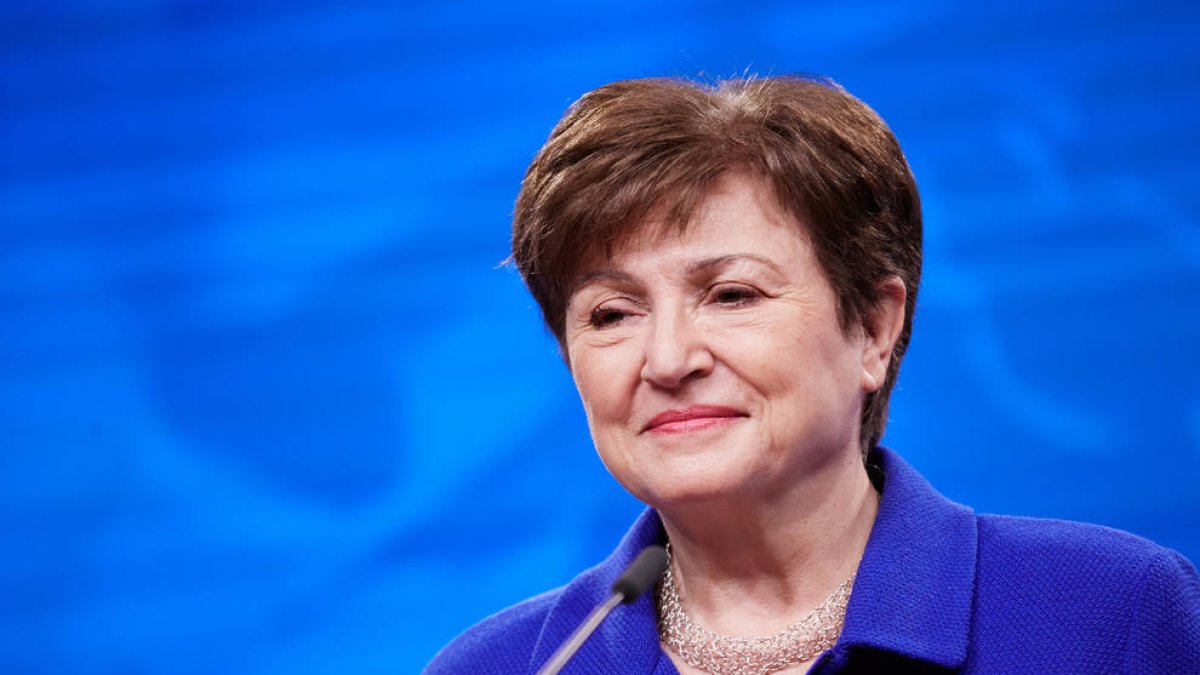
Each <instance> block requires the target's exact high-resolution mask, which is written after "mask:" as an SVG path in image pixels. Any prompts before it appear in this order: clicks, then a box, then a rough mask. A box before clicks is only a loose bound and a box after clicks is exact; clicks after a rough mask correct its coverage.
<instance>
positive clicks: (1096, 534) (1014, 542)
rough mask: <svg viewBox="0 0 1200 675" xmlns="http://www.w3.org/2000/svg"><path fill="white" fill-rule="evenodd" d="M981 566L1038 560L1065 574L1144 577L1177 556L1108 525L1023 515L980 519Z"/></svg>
mask: <svg viewBox="0 0 1200 675" xmlns="http://www.w3.org/2000/svg"><path fill="white" fill-rule="evenodd" d="M978 524H979V546H980V563H981V564H987V563H988V562H1000V563H1005V562H1015V561H1018V560H1025V561H1038V562H1040V563H1041V564H1040V565H1039V567H1042V568H1043V572H1045V571H1046V569H1045V568H1046V567H1051V568H1053V567H1055V566H1059V567H1062V568H1063V570H1064V571H1066V572H1076V571H1080V570H1084V569H1087V570H1090V571H1092V572H1100V571H1112V572H1116V571H1118V570H1124V571H1125V573H1126V574H1128V575H1132V576H1133V577H1140V576H1141V575H1142V573H1143V572H1144V571H1145V569H1146V568H1147V566H1148V565H1150V564H1151V563H1152V562H1153V561H1154V560H1156V559H1158V558H1160V557H1161V556H1163V555H1164V554H1168V553H1174V552H1173V551H1170V549H1166V548H1164V547H1162V546H1159V545H1158V544H1155V543H1154V542H1152V541H1150V540H1148V539H1144V538H1142V537H1139V536H1137V535H1135V534H1130V533H1129V532H1123V531H1121V530H1116V529H1113V528H1111V527H1105V526H1103V525H1091V524H1088V523H1077V522H1072V521H1067V520H1052V519H1044V518H1028V517H1023V516H999V515H980V516H978Z"/></svg>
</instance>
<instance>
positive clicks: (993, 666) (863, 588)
mask: <svg viewBox="0 0 1200 675" xmlns="http://www.w3.org/2000/svg"><path fill="white" fill-rule="evenodd" d="M871 461H872V463H873V464H874V465H876V466H878V467H879V468H880V469H881V476H882V478H881V481H882V497H881V499H880V505H879V515H878V517H877V519H876V521H875V525H874V528H873V529H872V531H871V537H870V540H869V541H868V543H867V548H866V551H865V552H864V554H863V559H862V563H861V565H860V567H859V571H858V578H857V580H856V582H855V586H854V592H853V595H852V596H851V598H850V604H849V607H848V608H847V610H846V624H845V628H844V629H843V631H842V635H841V638H840V639H839V640H838V642H837V644H836V645H835V646H834V647H833V648H832V649H831V650H829V651H828V652H826V653H825V654H824V655H822V657H821V658H820V659H819V660H818V661H817V663H816V664H815V665H814V666H813V669H812V672H814V673H853V672H931V673H935V672H947V671H950V672H963V673H1018V672H1023V673H1030V672H1038V673H1118V672H1120V673H1200V579H1198V577H1197V574H1196V569H1195V568H1194V567H1193V566H1192V565H1191V564H1190V563H1189V562H1188V561H1187V560H1185V559H1184V558H1182V557H1181V556H1179V555H1178V554H1176V553H1175V552H1173V551H1170V550H1168V549H1165V548H1162V547H1160V546H1157V545H1155V544H1153V543H1151V542H1149V541H1146V540H1144V539H1141V538H1139V537H1135V536H1133V535H1131V534H1127V533H1124V532H1119V531H1117V530H1112V529H1109V528H1104V527H1098V526H1094V525H1084V524H1080V523H1070V522H1063V521H1053V520H1037V519H1032V518H1015V517H1008V516H989V515H976V514H975V513H974V512H973V511H971V510H970V509H969V508H967V507H964V506H962V505H960V504H956V503H954V502H951V501H949V500H948V499H946V498H945V497H943V496H941V495H940V494H938V493H937V492H936V491H935V490H934V489H933V488H932V487H931V486H930V485H929V483H928V482H926V481H925V480H924V479H923V478H922V477H921V476H920V475H919V474H918V473H917V472H916V471H915V470H914V469H913V468H912V467H910V466H909V465H908V464H906V463H905V462H904V461H903V460H902V459H900V457H899V456H897V455H896V454H895V453H893V452H891V451H889V450H887V449H884V448H879V449H877V450H876V452H875V453H873V454H872V458H871ZM663 537H664V534H663V530H662V524H661V522H660V521H659V518H658V515H657V513H655V512H654V511H653V510H650V509H648V510H646V512H644V513H643V514H642V516H641V517H640V518H639V519H638V520H637V522H636V523H635V524H634V526H633V528H632V529H631V530H630V531H629V533H628V534H627V535H626V536H625V538H624V539H623V540H622V541H621V544H620V546H618V548H617V550H616V551H614V552H613V554H612V555H611V556H610V557H609V558H608V559H607V560H605V561H604V562H603V563H601V564H600V565H598V566H596V567H593V568H592V569H589V570H587V571H586V572H584V573H583V574H581V575H579V576H578V577H577V578H576V579H575V580H574V581H572V582H571V583H570V584H568V585H567V586H565V587H563V588H561V589H558V590H555V591H551V592H549V593H546V594H544V595H540V596H538V597H536V598H533V599H530V600H527V601H525V602H524V603H521V604H519V605H516V606H515V607H512V608H509V609H506V610H504V611H502V612H500V613H498V614H496V615H493V616H492V617H490V618H488V619H485V620H484V621H483V622H481V623H479V624H478V625H476V626H474V627H473V628H471V629H469V630H468V631H467V632H465V633H463V634H462V635H461V636H459V637H458V638H456V639H455V640H454V641H453V642H451V643H450V644H449V645H447V646H446V647H445V648H444V649H443V650H442V651H441V652H440V653H439V654H438V655H437V656H436V657H435V658H434V660H433V661H432V662H431V663H430V664H429V667H428V668H427V669H426V673H428V674H429V675H441V674H444V673H454V674H458V673H485V674H487V673H496V674H501V673H503V674H506V675H507V674H509V673H526V672H529V673H532V672H534V671H536V669H537V668H538V667H539V666H540V665H541V664H542V663H544V662H545V661H546V660H547V659H548V658H549V657H550V655H551V654H552V653H553V652H554V650H555V648H557V646H558V645H559V644H561V643H562V642H563V640H565V639H566V637H567V636H568V635H569V634H570V633H571V631H572V630H574V628H575V627H576V626H577V625H578V624H579V623H580V622H581V621H582V620H583V619H584V617H585V616H586V615H587V614H588V612H589V611H591V609H592V608H593V607H594V606H595V605H596V604H598V603H600V602H601V601H603V600H604V598H605V597H607V595H608V593H609V586H610V585H611V583H612V581H613V579H615V578H616V576H617V575H618V574H620V572H621V570H622V569H623V568H624V567H625V566H626V565H627V564H629V562H630V561H631V560H632V559H633V557H634V556H635V555H636V554H637V553H638V552H639V551H640V550H641V549H642V548H643V547H644V546H646V545H648V544H651V543H661V542H662V541H663ZM563 672H564V673H579V674H582V673H653V674H654V675H670V674H672V673H676V670H675V668H674V666H673V665H672V664H671V661H670V659H669V658H667V657H666V655H665V654H663V652H662V650H661V649H660V647H659V643H658V632H657V629H656V627H655V612H654V604H653V599H652V598H651V597H650V594H647V595H646V596H644V597H642V598H641V599H639V600H638V601H637V602H635V603H633V604H632V605H623V606H619V607H618V608H617V609H616V610H615V611H614V612H613V614H612V615H611V616H610V617H609V619H608V621H606V622H605V623H604V624H602V625H601V627H600V628H599V629H598V630H597V632H596V633H595V634H594V635H593V636H592V637H591V638H590V639H589V640H588V641H587V642H586V643H585V644H584V645H583V648H582V649H581V650H580V651H579V652H578V653H577V654H576V656H575V658H574V659H573V660H572V661H571V662H570V663H568V664H567V667H566V668H565V669H564V670H563Z"/></svg>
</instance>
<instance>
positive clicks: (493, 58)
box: [0, 0, 1200, 673]
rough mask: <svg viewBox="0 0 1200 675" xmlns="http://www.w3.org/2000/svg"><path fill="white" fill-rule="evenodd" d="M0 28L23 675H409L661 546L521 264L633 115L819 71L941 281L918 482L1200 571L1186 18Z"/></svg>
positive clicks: (135, 19)
mask: <svg viewBox="0 0 1200 675" xmlns="http://www.w3.org/2000/svg"><path fill="white" fill-rule="evenodd" d="M993 4H995V5H996V6H997V7H996V8H995V9H991V10H983V9H978V8H967V7H966V5H965V4H964V3H949V2H931V1H926V2H913V3H907V4H904V5H901V4H898V3H885V2H879V3H874V4H866V3H858V4H843V5H841V6H839V7H838V8H836V9H834V8H830V6H829V5H828V4H827V3H820V4H817V3H813V4H812V5H811V6H805V5H804V4H800V3H794V2H778V3H736V8H735V3H706V2H700V3H684V2H675V3H661V4H657V5H654V6H652V7H646V6H643V3H634V2H627V3H598V4H594V5H587V6H580V7H578V8H576V9H566V8H564V7H562V6H559V5H558V4H545V5H535V4H530V3H518V4H515V5H514V4H510V3H491V2H474V3H424V4H423V5H421V6H418V5H416V4H413V5H406V4H403V3H384V2H356V3H352V2H332V1H324V2H319V1H315V0H313V1H309V2H292V3H283V2H259V3H253V2H232V1H228V0H226V1H223V2H208V1H205V2H201V1H190V2H166V1H159V2H112V3H97V2H74V3H71V2H66V3H58V4H54V5H47V4H44V3H17V2H8V3H5V4H4V6H3V8H0V148H2V152H0V327H2V331H0V444H2V447H3V451H2V455H0V457H2V459H0V462H2V464H0V469H2V470H0V504H2V505H3V506H2V510H0V517H2V518H3V525H4V529H3V539H2V540H0V541H2V543H0V546H2V547H3V549H2V551H0V553H2V556H0V588H2V594H0V597H3V598H4V600H3V602H2V603H0V670H4V671H5V672H14V671H18V672H29V673H37V672H63V673H73V672H80V673H82V672H88V673H118V672H119V673H150V672H172V673H214V672H231V673H309V672H312V673H320V672H337V673H351V672H353V673H375V672H379V673H385V672H386V673H406V672H414V671H416V670H418V669H419V667H420V666H421V665H422V664H423V663H424V662H425V661H427V660H428V659H429V657H430V656H432V654H433V653H434V651H435V650H436V649H437V648H438V647H439V646H440V645H441V644H443V643H444V642H445V641H447V640H448V639H449V638H450V637H451V636H453V635H454V634H455V633H457V632H458V631H459V630H461V629H462V628H464V627H466V626H467V625H468V624H470V623H472V622H474V621H476V620H478V619H479V618H481V617H483V616H484V615H486V614H488V613H490V612H492V611H495V610H497V609H499V608H501V607H503V606H505V605H507V604H509V603H511V602H514V601H516V600H518V599H520V598H522V597H525V596H528V595H530V594H532V593H534V592H537V591H540V590H544V589H546V588H549V587H552V586H554V585H558V584H560V583H563V582H565V581H566V580H568V579H569V578H570V577H571V576H572V575H573V574H574V573H575V572H576V571H578V570H580V569H582V568H583V567H585V566H587V565H590V564H591V563H593V562H595V561H596V560H598V559H599V558H600V557H601V556H603V555H604V553H605V552H606V551H607V550H608V549H609V548H610V547H611V546H612V545H613V544H614V543H615V541H616V540H617V538H618V537H619V536H620V534H621V533H622V532H623V531H624V528H625V526H626V525H627V524H628V523H629V521H630V520H631V519H632V518H633V516H634V514H635V513H637V512H638V510H639V506H638V504H636V503H635V502H634V501H633V500H632V499H631V498H630V497H628V496H627V495H625V494H624V493H623V492H622V490H621V489H620V488H619V487H618V486H616V485H615V483H614V482H613V481H612V480H611V478H609V476H608V475H607V474H606V473H605V472H604V469H603V467H602V466H601V464H600V463H599V461H598V460H597V459H596V458H595V455H594V452H593V451H592V449H591V447H590V443H589V439H588V436H587V431H586V428H585V425H584V419H583V415H582V412H581V410H580V407H579V404H578V401H577V399H576V396H575V393H574V390H573V388H572V385H571V383H570V380H569V378H568V377H567V375H566V373H565V371H564V369H563V367H562V366H561V364H560V363H559V361H558V360H557V356H556V353H555V347H554V344H553V341H552V340H551V339H549V338H548V337H547V336H546V335H545V333H544V331H543V330H542V328H541V326H540V324H539V319H538V315H537V311H536V308H535V307H534V305H533V303H532V301H531V300H530V299H529V298H528V296H527V295H526V294H525V292H524V291H523V289H522V286H521V283H520V279H519V278H518V277H517V276H516V275H515V273H513V272H511V271H510V270H508V269H504V268H498V267H497V263H498V262H499V261H501V260H502V259H503V258H505V256H506V255H507V240H508V226H509V216H510V214H511V209H512V202H513V199H514V197H515V195H516V190H517V185H518V182H519V180H520V177H521V175H522V173H523V171H524V168H525V165H526V164H527V163H528V161H529V160H530V159H531V158H532V156H533V153H534V152H535V151H536V150H537V148H538V147H539V145H540V143H541V141H542V140H543V139H544V138H545V136H546V134H547V133H548V131H549V129H550V128H551V126H552V125H553V123H554V122H555V120H556V119H557V117H558V115H559V114H560V113H561V112H562V110H563V109H564V108H565V107H566V106H567V105H568V104H569V103H570V102H571V101H572V100H574V99H575V98H576V97H578V96H579V95H580V94H582V93H583V92H585V91H586V90H588V89H590V88H592V87H595V86H597V85H600V84H602V83H604V82H607V81H610V80H613V79H619V78H626V77H639V76H649V75H664V74H680V75H696V74H703V75H706V76H717V75H720V76H728V75H734V74H738V73H742V72H746V71H749V72H757V73H762V74H767V73H785V72H794V71H812V72H820V73H825V74H828V75H830V76H832V77H834V78H835V79H837V80H839V81H841V82H842V83H843V84H845V85H846V86H847V87H848V88H849V89H850V90H851V91H853V92H855V93H856V94H858V95H859V96H861V97H862V98H864V99H865V100H866V101H868V102H869V103H870V104H871V105H873V106H874V107H875V108H876V109H877V110H879V112H880V113H881V114H882V115H883V116H884V117H885V118H886V119H887V120H889V122H890V123H891V124H892V126H893V128H894V129H895V131H896V133H897V135H898V136H899V137H900V139H901V141H902V143H903V144H904V146H905V148H906V151H907V153H908V156H909V158H910V160H911V163H912V165H913V168H914V170H915V172H916V174H917V177H918V180H919V182H920V184H921V188H922V191H923V196H924V200H925V205H926V221H927V237H928V240H927V241H928V243H927V248H926V256H927V276H926V280H925V285H924V287H923V289H922V296H921V303H920V307H919V309H918V316H917V324H916V334H915V339H914V342H913V347H912V351H911V353H910V356H909V357H908V359H907V360H906V363H905V368H904V371H903V375H902V378H901V381H900V385H899V389H898V391H897V392H896V394H895V396H894V409H893V413H892V424H891V427H890V429H889V433H888V439H887V440H888V443H889V444H891V445H892V446H894V447H896V448H897V449H899V450H900V451H901V452H902V453H903V454H905V455H906V456H907V457H908V458H909V460H910V461H912V462H913V463H914V464H916V465H917V466H918V467H919V468H920V469H921V470H922V471H924V472H925V473H926V475H927V476H928V477H929V478H930V479H931V480H932V481H933V482H934V484H935V485H937V486H938V487H939V488H941V489H942V490H943V491H944V492H945V493H946V494H947V495H949V496H951V497H953V498H955V499H959V500H961V501H964V502H967V503H969V504H971V505H973V506H975V507H976V508H978V509H979V510H982V511H1000V512H1009V513H1021V514H1032V515H1040V516H1051V517H1063V518H1072V519H1080V520H1087V521H1092V522H1098V523H1104V524H1108V525H1112V526H1115V527H1120V528H1124V529H1128V530H1132V531H1134V532H1136V533H1139V534H1142V535H1144V536H1147V537H1150V538H1152V539H1154V540H1156V541H1158V542H1161V543H1163V544H1166V545H1168V546H1172V547H1174V548H1177V549H1179V550H1180V551H1182V552H1183V553H1185V554H1186V555H1188V556H1190V557H1191V558H1192V559H1194V560H1195V559H1198V558H1200V498H1198V497H1197V496H1196V492H1195V490H1194V488H1193V487H1192V485H1191V479H1192V477H1193V476H1195V475H1197V472H1198V471H1200V394H1198V393H1197V391H1198V387H1197V379H1198V376H1200V358H1198V354H1197V352H1198V350H1200V312H1198V310H1200V222H1198V216H1200V191H1198V190H1197V189H1196V185H1197V178H1198V177H1200V124H1198V123H1197V121H1196V110H1197V109H1198V107H1200V77H1198V76H1197V73H1200V51H1197V50H1196V48H1195V38H1196V36H1197V35H1198V34H1200V10H1198V9H1197V8H1196V5H1194V4H1192V5H1190V6H1188V5H1187V3H1179V4H1178V5H1176V4H1174V3H1164V2H1154V1H1145V2H1137V3H1134V2H1126V3H1115V4H1114V3H1101V4H1100V5H1097V4H1096V3H1085V2H1028V1H1026V2H1015V3H993Z"/></svg>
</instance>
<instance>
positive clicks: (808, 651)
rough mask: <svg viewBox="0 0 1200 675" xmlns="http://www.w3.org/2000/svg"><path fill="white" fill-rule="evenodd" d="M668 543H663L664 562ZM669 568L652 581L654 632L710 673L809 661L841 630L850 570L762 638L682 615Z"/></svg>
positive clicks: (769, 669)
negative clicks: (724, 631) (794, 618)
mask: <svg viewBox="0 0 1200 675" xmlns="http://www.w3.org/2000/svg"><path fill="white" fill-rule="evenodd" d="M670 555H671V544H670V543H668V544H667V556H668V561H669V560H670ZM674 567H675V566H674V565H673V564H670V562H668V564H667V571H666V573H665V574H664V575H663V578H662V582H661V583H659V585H658V633H659V635H660V636H661V637H662V639H663V641H664V642H666V643H667V646H669V647H670V648H671V651H673V652H675V653H676V654H678V655H679V657H680V658H681V659H683V661H684V663H687V664H688V665H689V666H692V667H693V668H699V669H700V670H703V671H704V672H706V673H712V674H713V675H766V674H767V673H774V672H776V671H780V670H783V669H785V668H789V667H791V666H794V665H797V664H800V663H804V662H805V661H810V660H812V659H813V657H815V656H816V655H817V654H820V653H821V652H823V651H825V650H826V649H829V648H830V647H832V646H833V643H834V642H836V641H837V639H838V636H839V635H841V633H842V622H843V621H844V620H845V618H846V605H847V604H848V603H849V601H850V590H851V589H852V588H853V587H854V576H855V575H854V574H851V575H850V578H848V579H846V580H845V581H843V582H842V584H841V585H840V586H838V587H837V588H836V589H834V591H833V593H831V594H830V595H829V597H827V598H825V601H824V602H822V603H821V604H820V605H818V606H817V608H816V609H814V610H813V611H811V612H809V614H808V616H806V617H804V618H803V619H801V620H800V621H798V622H796V623H794V624H792V625H790V626H788V627H787V628H784V629H783V630H781V631H779V632H778V633H775V634H774V635H768V636H765V637H750V638H744V637H730V636H728V635H721V634H719V633H714V632H712V631H710V630H708V629H707V628H704V627H702V626H700V625H698V624H696V623H695V622H694V621H692V619H691V617H689V616H688V615H687V612H685V611H684V610H683V602H682V601H681V600H680V598H679V591H678V590H677V589H676V587H675V574H674V572H673V571H672V569H673V568H674Z"/></svg>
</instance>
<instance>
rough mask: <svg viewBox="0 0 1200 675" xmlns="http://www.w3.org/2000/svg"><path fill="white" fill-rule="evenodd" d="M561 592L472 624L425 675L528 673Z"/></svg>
mask: <svg viewBox="0 0 1200 675" xmlns="http://www.w3.org/2000/svg"><path fill="white" fill-rule="evenodd" d="M562 591H563V589H562V588H558V589H555V590H552V591H547V592H545V593H542V594H541V595H537V596H534V597H532V598H529V599H528V600H525V601H523V602H520V603H518V604H516V605H513V606H512V607H509V608H507V609H503V610H501V611H499V612H497V613H495V614H493V615H491V616H489V617H487V618H486V619H484V620H482V621H480V622H479V623H477V624H475V625H474V626H471V627H470V628H468V629H467V630H465V631H463V633H462V634H460V635H459V636H458V637H456V638H454V639H453V640H451V641H450V643H449V644H447V645H446V646H445V647H443V648H442V649H441V651H439V652H438V653H437V655H435V656H434V657H433V660H432V661H430V662H429V665H428V666H426V667H425V670H424V673H425V675H450V674H459V673H481V674H486V673H496V674H497V675H499V674H501V673H502V674H504V675H508V674H510V673H521V672H525V671H526V670H527V669H528V668H529V659H530V658H531V657H532V655H533V650H534V647H535V646H536V645H537V640H538V636H539V635H540V634H541V631H542V625H543V624H544V623H545V620H546V616H547V615H548V614H549V612H550V609H551V608H552V607H554V604H555V602H557V601H558V598H559V596H560V595H561V594H562Z"/></svg>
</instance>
